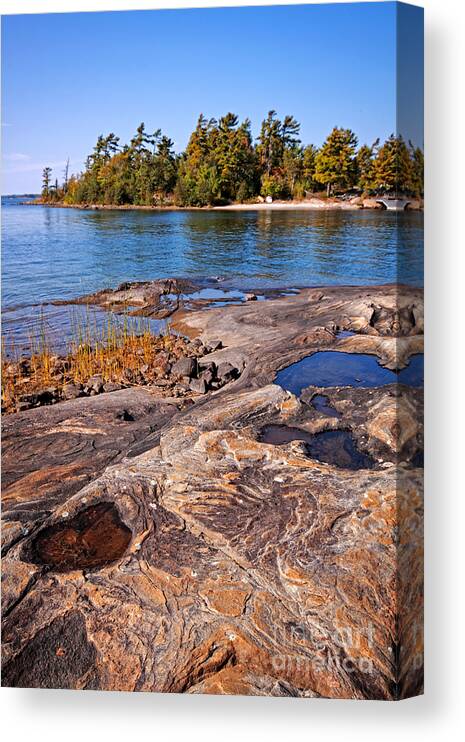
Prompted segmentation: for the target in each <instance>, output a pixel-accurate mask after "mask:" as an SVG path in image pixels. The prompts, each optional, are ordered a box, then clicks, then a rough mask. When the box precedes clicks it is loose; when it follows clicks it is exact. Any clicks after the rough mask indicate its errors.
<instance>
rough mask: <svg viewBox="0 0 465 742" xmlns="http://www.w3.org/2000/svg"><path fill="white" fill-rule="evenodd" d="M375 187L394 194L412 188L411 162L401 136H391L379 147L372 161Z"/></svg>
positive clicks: (406, 191)
mask: <svg viewBox="0 0 465 742" xmlns="http://www.w3.org/2000/svg"><path fill="white" fill-rule="evenodd" d="M374 175H375V187H376V188H377V189H380V190H383V191H384V192H386V193H389V192H391V193H394V194H396V195H398V194H402V193H410V192H411V190H412V176H413V170H412V162H411V159H410V154H409V151H408V148H407V145H406V144H405V142H404V140H403V139H402V137H401V136H395V135H394V134H391V136H390V137H389V138H388V139H387V140H386V141H385V142H384V144H383V146H382V147H380V149H379V151H378V154H377V156H376V159H375V163H374Z"/></svg>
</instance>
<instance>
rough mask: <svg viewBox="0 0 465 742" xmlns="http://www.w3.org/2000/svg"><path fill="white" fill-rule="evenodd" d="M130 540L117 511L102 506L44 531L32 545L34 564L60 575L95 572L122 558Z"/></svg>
mask: <svg viewBox="0 0 465 742" xmlns="http://www.w3.org/2000/svg"><path fill="white" fill-rule="evenodd" d="M131 537H132V533H131V531H130V530H129V528H127V527H126V526H125V525H124V523H123V522H122V521H121V519H120V517H119V515H118V511H117V509H116V507H115V506H114V505H113V504H112V503H108V502H106V503H101V504H99V505H94V506H93V507H90V508H87V509H86V510H83V511H81V512H80V513H78V514H77V515H75V516H74V518H71V519H70V520H69V521H66V522H63V523H57V524H55V525H53V526H50V527H49V528H44V529H43V530H42V531H41V532H40V533H39V534H38V536H37V537H36V538H35V540H34V542H33V546H32V548H33V561H34V563H35V564H45V565H46V566H48V567H51V568H52V569H55V570H57V571H58V572H70V571H72V570H74V569H95V568H98V567H103V566H104V565H106V564H110V563H111V562H114V561H115V560H117V559H119V558H120V557H122V556H123V554H124V553H125V551H126V549H127V547H128V545H129V543H130V541H131Z"/></svg>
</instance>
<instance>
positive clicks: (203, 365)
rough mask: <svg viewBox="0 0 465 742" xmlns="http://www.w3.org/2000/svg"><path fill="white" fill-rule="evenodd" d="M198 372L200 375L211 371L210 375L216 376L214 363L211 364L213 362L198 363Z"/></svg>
mask: <svg viewBox="0 0 465 742" xmlns="http://www.w3.org/2000/svg"><path fill="white" fill-rule="evenodd" d="M199 370H200V373H202V374H203V373H204V372H205V371H211V372H212V374H213V375H214V376H215V374H216V363H213V361H199Z"/></svg>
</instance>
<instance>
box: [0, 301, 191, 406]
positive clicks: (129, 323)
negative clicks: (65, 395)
mask: <svg viewBox="0 0 465 742" xmlns="http://www.w3.org/2000/svg"><path fill="white" fill-rule="evenodd" d="M180 342H181V343H182V342H183V341H182V340H181V339H180V338H177V337H176V336H173V335H172V334H171V333H170V331H169V327H167V331H166V332H165V333H163V334H155V333H154V332H153V331H152V330H151V328H150V324H149V322H148V321H147V320H145V319H144V318H139V317H137V318H133V317H127V316H122V317H121V316H117V317H115V315H113V314H111V313H108V316H107V318H106V322H105V324H104V326H101V327H100V328H99V327H98V326H97V322H96V319H95V316H94V317H92V316H91V314H90V313H87V315H86V317H85V320H84V321H82V320H79V319H77V318H76V317H74V318H73V322H72V340H71V342H70V344H69V348H68V352H67V353H66V354H65V355H64V356H57V355H55V354H54V353H53V350H52V344H51V342H50V340H49V337H48V335H47V331H46V323H45V321H43V319H41V320H40V321H39V323H38V325H37V326H36V327H35V329H34V332H33V333H32V335H31V342H30V357H20V355H19V353H18V352H16V351H15V349H14V346H13V345H12V344H10V345H9V346H8V357H7V354H6V353H5V350H6V349H5V342H4V340H3V339H2V408H3V409H4V410H6V411H12V410H13V409H16V407H17V404H18V401H19V399H20V398H21V396H23V395H25V394H31V393H34V392H36V391H39V390H43V389H45V388H47V387H54V388H55V389H59V390H60V389H62V388H63V386H65V385H66V384H69V383H78V384H85V383H86V382H87V380H88V379H89V378H90V377H91V376H95V375H98V376H101V377H102V380H103V381H104V382H109V381H112V382H117V383H124V384H125V385H129V384H131V383H137V382H132V381H131V380H132V379H137V377H138V376H140V372H141V370H143V371H144V372H145V373H147V371H148V370H149V369H152V368H155V367H156V366H157V363H159V362H160V358H161V357H163V354H169V353H171V352H172V351H173V350H174V351H175V352H176V348H177V346H179V343H180ZM147 367H148V369H147Z"/></svg>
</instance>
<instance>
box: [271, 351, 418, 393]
mask: <svg viewBox="0 0 465 742" xmlns="http://www.w3.org/2000/svg"><path fill="white" fill-rule="evenodd" d="M275 382H276V384H279V386H281V387H282V388H283V389H286V390H287V391H290V392H292V393H293V394H295V395H296V396H300V394H301V392H302V389H305V388H306V387H308V386H318V387H333V386H354V387H362V388H367V387H378V386H385V385H386V384H396V383H397V384H407V385H409V386H415V387H420V386H423V354H422V353H418V354H416V355H413V356H411V357H410V360H409V364H408V366H407V367H406V368H403V369H402V370H401V371H398V372H395V371H390V370H389V369H387V368H384V366H381V365H380V364H379V362H378V360H377V358H376V356H373V355H370V354H369V353H343V352H340V351H335V350H325V351H319V352H317V353H314V354H313V355H311V356H307V357H306V358H303V359H302V360H301V361H298V362H297V363H293V364H292V365H291V366H288V367H287V368H283V369H282V370H281V371H279V372H278V373H277V375H276V380H275Z"/></svg>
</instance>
